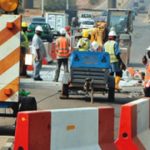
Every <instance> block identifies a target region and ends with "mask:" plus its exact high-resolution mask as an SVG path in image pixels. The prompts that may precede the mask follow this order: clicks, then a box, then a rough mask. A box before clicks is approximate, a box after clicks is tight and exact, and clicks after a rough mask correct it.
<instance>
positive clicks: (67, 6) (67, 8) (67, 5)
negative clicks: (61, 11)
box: [66, 0, 69, 10]
mask: <svg viewBox="0 0 150 150" xmlns="http://www.w3.org/2000/svg"><path fill="white" fill-rule="evenodd" d="M66 10H69V0H66Z"/></svg>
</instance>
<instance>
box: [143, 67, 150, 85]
mask: <svg viewBox="0 0 150 150" xmlns="http://www.w3.org/2000/svg"><path fill="white" fill-rule="evenodd" d="M144 87H146V88H148V87H150V64H148V65H147V66H146V73H145V80H144Z"/></svg>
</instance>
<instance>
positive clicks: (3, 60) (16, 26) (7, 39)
mask: <svg viewBox="0 0 150 150" xmlns="http://www.w3.org/2000/svg"><path fill="white" fill-rule="evenodd" d="M20 24H21V16H20V15H0V66H1V67H0V82H1V83H0V101H7V102H12V101H13V102H18V93H19V92H18V91H19V68H20V63H19V62H20V33H21V26H20Z"/></svg>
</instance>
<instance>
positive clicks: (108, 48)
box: [104, 40, 118, 63]
mask: <svg viewBox="0 0 150 150" xmlns="http://www.w3.org/2000/svg"><path fill="white" fill-rule="evenodd" d="M115 43H116V42H115V41H113V40H110V41H107V42H106V43H105V44H104V48H105V52H108V53H109V55H110V63H114V62H118V59H117V57H116V55H115Z"/></svg>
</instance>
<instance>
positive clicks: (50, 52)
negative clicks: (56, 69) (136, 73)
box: [49, 42, 56, 60]
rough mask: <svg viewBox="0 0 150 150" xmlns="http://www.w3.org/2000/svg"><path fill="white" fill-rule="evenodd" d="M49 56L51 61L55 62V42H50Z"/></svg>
mask: <svg viewBox="0 0 150 150" xmlns="http://www.w3.org/2000/svg"><path fill="white" fill-rule="evenodd" d="M49 55H50V57H51V58H52V60H56V43H55V42H52V43H51V44H50V51H49Z"/></svg>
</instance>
